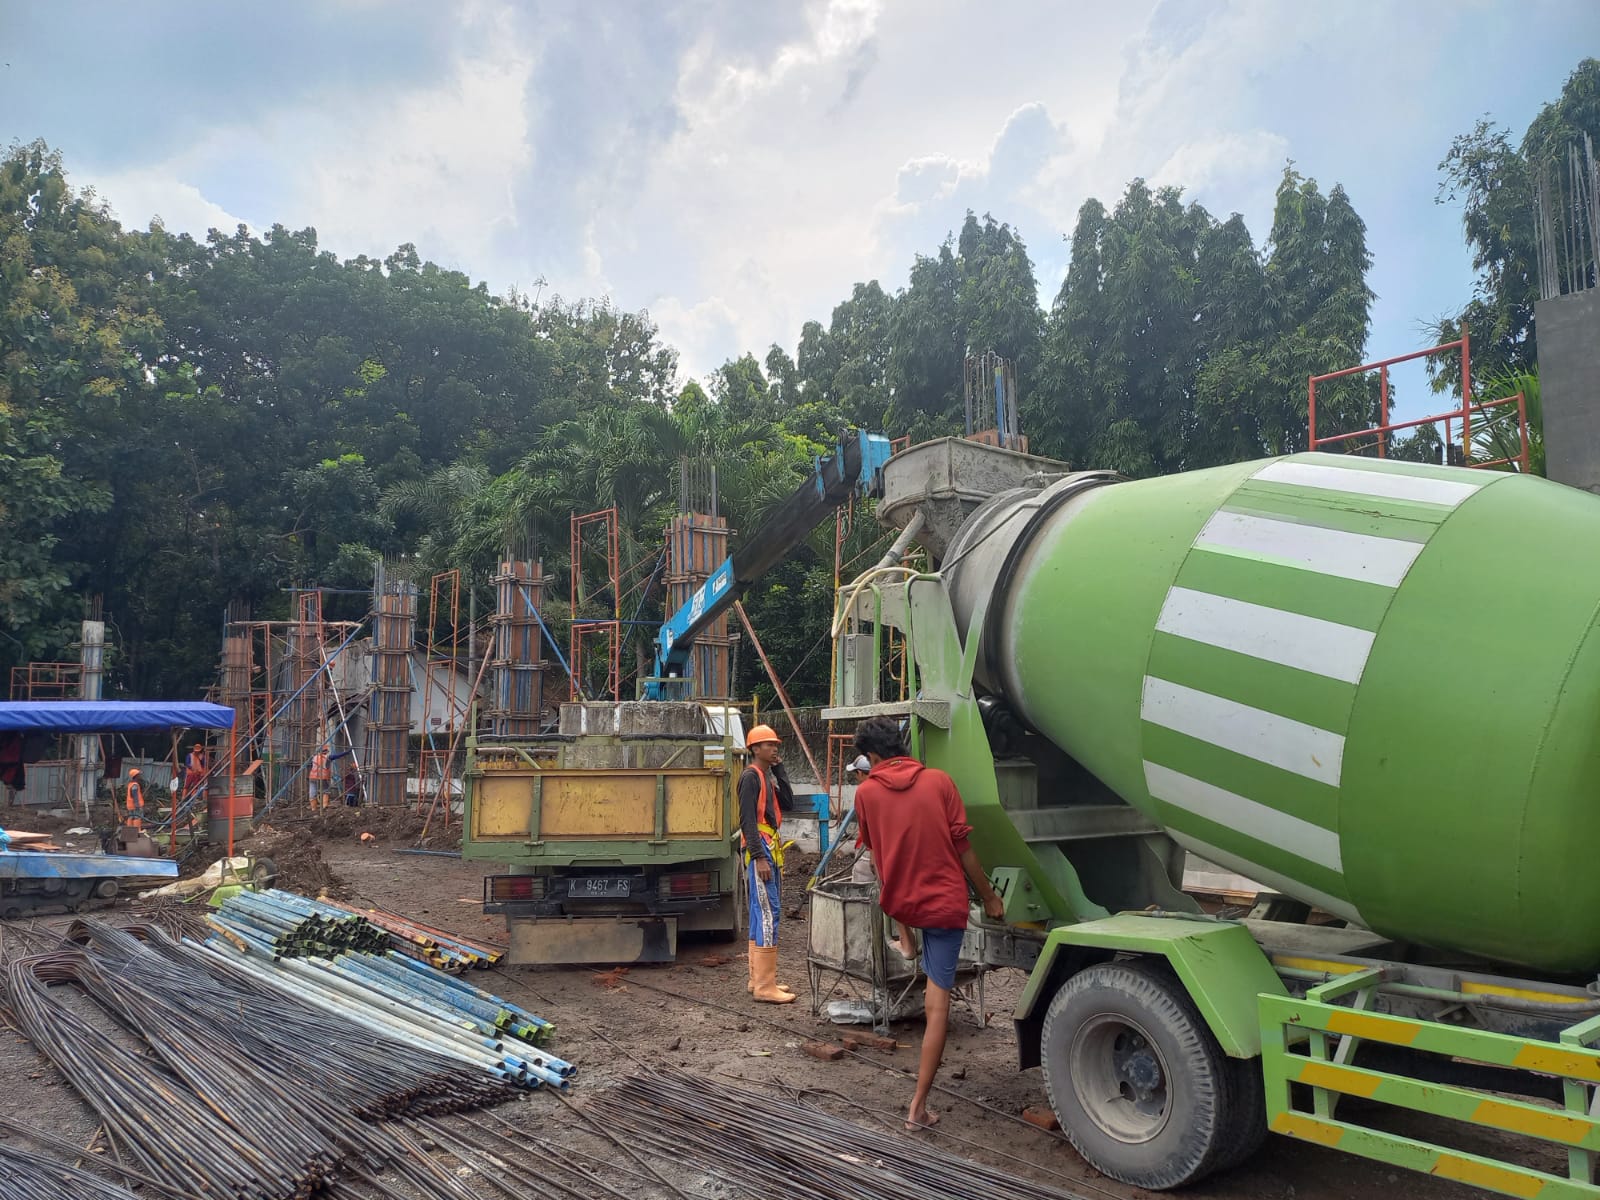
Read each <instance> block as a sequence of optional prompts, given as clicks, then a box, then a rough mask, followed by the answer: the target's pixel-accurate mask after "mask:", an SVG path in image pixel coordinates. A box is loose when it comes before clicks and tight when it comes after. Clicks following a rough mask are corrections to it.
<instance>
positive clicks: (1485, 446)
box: [1471, 367, 1545, 475]
mask: <svg viewBox="0 0 1600 1200" xmlns="http://www.w3.org/2000/svg"><path fill="white" fill-rule="evenodd" d="M1519 392H1520V393H1521V394H1522V397H1523V402H1524V406H1525V408H1526V410H1527V415H1528V471H1529V473H1530V474H1533V475H1543V474H1544V473H1545V468H1544V410H1543V408H1542V407H1541V406H1540V403H1539V371H1538V368H1537V367H1535V368H1533V369H1531V370H1526V371H1518V370H1509V369H1508V370H1504V371H1499V372H1496V373H1495V374H1494V375H1492V376H1490V377H1489V378H1488V379H1487V380H1485V381H1484V383H1483V385H1482V387H1481V389H1480V397H1479V399H1478V400H1477V401H1476V402H1475V403H1474V404H1473V410H1474V411H1473V417H1474V421H1473V425H1472V450H1471V453H1472V458H1473V460H1474V461H1477V462H1495V461H1496V460H1508V459H1514V458H1516V457H1517V456H1518V455H1520V454H1521V453H1522V434H1521V427H1520V421H1519V419H1518V418H1519V413H1518V411H1517V406H1516V405H1515V404H1500V405H1495V406H1494V407H1492V408H1490V407H1487V406H1488V405H1489V404H1492V403H1493V402H1494V401H1495V400H1501V399H1505V398H1507V397H1511V396H1515V395H1517V394H1518V393H1519ZM1479 405H1483V406H1485V407H1483V408H1482V409H1481V410H1480V409H1479ZM1501 469H1502V470H1506V471H1515V470H1519V469H1520V468H1519V467H1518V466H1516V465H1515V464H1514V463H1509V462H1508V463H1507V464H1506V465H1505V466H1504V467H1502V468H1501Z"/></svg>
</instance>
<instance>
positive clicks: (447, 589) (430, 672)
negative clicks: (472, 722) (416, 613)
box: [417, 568, 475, 829]
mask: <svg viewBox="0 0 1600 1200" xmlns="http://www.w3.org/2000/svg"><path fill="white" fill-rule="evenodd" d="M441 624H442V625H443V627H444V636H443V637H442V638H441V636H440V633H441V630H440V626H441ZM463 633H465V635H466V636H465V637H463ZM471 633H472V630H471V628H470V626H469V628H468V629H467V630H465V631H463V630H462V627H461V571H460V570H459V569H458V568H452V569H450V570H448V571H439V572H437V573H436V574H435V575H434V576H433V578H432V580H431V581H430V582H429V585H428V629H427V639H426V644H427V649H426V652H425V657H424V658H423V669H422V746H421V750H420V751H419V753H418V755H417V811H418V812H431V811H432V810H433V808H434V807H435V806H436V805H438V804H439V802H440V801H441V800H443V801H444V805H443V807H444V820H445V828H447V829H448V828H449V826H450V811H451V804H450V801H451V800H452V798H453V796H454V788H455V758H456V748H455V747H456V741H457V738H456V733H458V732H459V731H461V730H463V729H465V728H466V724H467V721H468V720H469V719H470V718H471V713H472V700H473V698H474V697H473V695H472V694H471V693H469V694H468V695H467V697H466V698H465V699H463V698H462V697H461V696H460V695H459V694H458V690H457V686H456V685H457V681H458V679H459V677H460V675H461V669H460V668H461V649H462V642H463V641H464V640H465V641H467V642H468V643H469V644H470V642H471ZM472 669H473V663H472V662H471V656H470V653H469V657H468V662H467V670H468V671H469V672H470V671H471V670H472ZM474 690H475V689H474ZM435 725H440V726H442V729H438V730H436V729H435ZM440 732H443V733H444V734H445V743H446V744H445V745H444V747H443V748H441V747H440V745H439V742H438V739H437V734H438V733H440Z"/></svg>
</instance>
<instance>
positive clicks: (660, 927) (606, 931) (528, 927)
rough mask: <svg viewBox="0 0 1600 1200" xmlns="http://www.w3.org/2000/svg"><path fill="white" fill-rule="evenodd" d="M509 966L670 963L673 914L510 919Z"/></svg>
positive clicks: (674, 949) (675, 942)
mask: <svg viewBox="0 0 1600 1200" xmlns="http://www.w3.org/2000/svg"><path fill="white" fill-rule="evenodd" d="M510 933H511V946H510V949H509V951H508V953H507V955H506V961H507V963H508V964H510V965H512V966H519V967H528V966H563V965H567V964H577V963H588V964H594V965H597V966H598V965H602V964H607V965H609V964H612V963H669V962H672V961H673V960H674V959H675V958H676V957H677V955H678V920H677V918H676V917H550V918H546V919H543V920H540V919H535V918H523V919H518V920H513V921H512V922H511V923H510Z"/></svg>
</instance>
